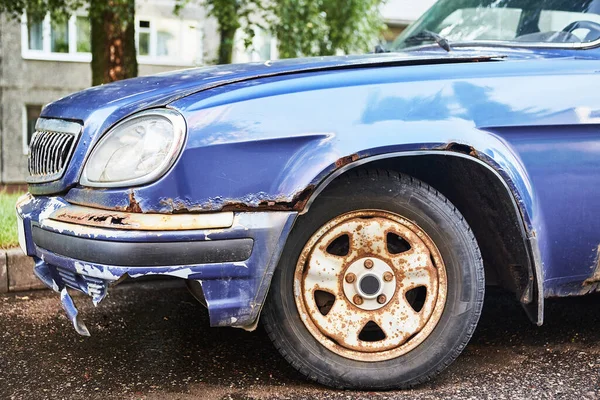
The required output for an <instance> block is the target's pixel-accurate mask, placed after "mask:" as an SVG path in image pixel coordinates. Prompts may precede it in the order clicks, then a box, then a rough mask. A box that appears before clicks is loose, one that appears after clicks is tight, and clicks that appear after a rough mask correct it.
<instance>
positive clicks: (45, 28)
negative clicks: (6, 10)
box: [21, 14, 92, 63]
mask: <svg viewBox="0 0 600 400" xmlns="http://www.w3.org/2000/svg"><path fill="white" fill-rule="evenodd" d="M78 16H81V15H77V14H74V15H71V17H69V20H68V21H67V23H68V25H69V52H68V53H53V52H51V51H50V48H51V46H52V43H51V42H50V39H51V38H50V14H46V16H45V17H44V19H43V21H42V32H43V33H42V40H43V44H42V50H31V49H29V30H28V29H27V28H28V27H27V15H23V17H22V18H21V56H22V57H23V58H24V59H26V60H44V61H69V62H84V63H89V62H91V61H92V53H78V52H77V33H76V29H77V26H76V23H75V21H76V19H77V17H78Z"/></svg>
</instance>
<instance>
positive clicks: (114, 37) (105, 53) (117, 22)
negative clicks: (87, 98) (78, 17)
mask: <svg viewBox="0 0 600 400" xmlns="http://www.w3.org/2000/svg"><path fill="white" fill-rule="evenodd" d="M90 20H91V36H92V43H91V45H92V65H91V67H92V85H94V86H95V85H100V84H102V83H108V82H114V81H118V80H121V79H126V78H132V77H135V76H137V74H138V64H137V58H136V49H135V0H109V1H105V0H91V1H90Z"/></svg>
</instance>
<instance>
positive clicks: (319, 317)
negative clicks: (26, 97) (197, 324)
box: [17, 0, 600, 389]
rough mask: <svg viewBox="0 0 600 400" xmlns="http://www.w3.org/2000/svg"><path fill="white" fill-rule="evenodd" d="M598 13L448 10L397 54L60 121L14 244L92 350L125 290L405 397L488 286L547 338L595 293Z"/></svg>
mask: <svg viewBox="0 0 600 400" xmlns="http://www.w3.org/2000/svg"><path fill="white" fill-rule="evenodd" d="M599 45H600V0H569V1H567V0H536V1H533V0H494V1H492V0H441V1H440V2H438V3H437V4H436V5H434V6H433V8H431V9H430V10H429V11H428V12H427V13H426V14H425V15H423V17H422V18H421V19H419V20H418V21H417V22H416V23H414V24H413V25H412V26H410V27H409V28H407V29H406V30H405V31H404V32H403V33H402V34H401V35H400V36H399V37H398V38H397V40H396V41H395V42H394V43H393V44H392V45H391V46H389V49H387V50H382V49H378V52H377V53H374V54H368V55H359V56H348V57H323V58H307V59H295V60H282V61H269V62H266V63H264V64H263V63H254V64H245V65H228V66H213V67H206V68H199V69H191V70H184V71H178V72H173V73H168V74H162V75H156V76H151V77H142V78H136V79H131V80H127V81H123V82H117V83H112V84H108V85H103V86H99V87H93V88H90V89H87V90H84V91H82V92H79V93H75V94H73V95H70V96H67V97H65V98H62V99H60V100H58V101H56V102H54V103H52V104H49V105H48V106H46V107H45V108H44V110H43V113H42V117H41V118H40V119H39V120H38V122H37V126H36V133H35V134H34V136H33V138H32V141H31V145H30V159H29V171H30V178H29V193H28V194H26V195H25V196H23V197H22V198H21V199H20V200H19V202H18V204H17V213H18V217H19V238H20V244H21V247H22V249H23V251H25V252H26V253H27V255H29V256H31V257H33V259H34V260H35V273H36V275H37V276H38V277H39V279H41V280H42V281H43V282H44V283H45V284H46V285H47V286H48V287H50V288H52V289H53V290H54V291H56V292H57V293H59V294H60V297H61V299H62V304H63V306H64V308H65V310H66V313H67V315H68V316H69V318H70V320H71V321H72V322H73V325H74V327H75V329H76V330H77V332H79V333H80V334H83V335H89V331H88V329H87V328H86V327H85V325H84V323H83V322H82V320H81V318H80V315H79V314H78V311H77V308H76V307H75V304H74V303H73V299H72V298H71V297H70V295H69V291H73V290H75V291H79V292H83V293H85V294H87V295H89V297H91V301H93V302H94V304H98V303H99V302H101V301H102V299H103V298H104V297H105V296H106V295H107V290H109V288H110V287H111V286H112V285H114V284H116V283H118V282H119V281H121V280H122V279H124V278H127V277H129V278H137V277H142V276H149V275H164V276H171V277H177V278H181V279H184V280H186V282H187V284H188V287H189V289H190V291H191V292H192V294H193V295H194V296H195V297H196V298H197V299H198V300H199V301H200V302H202V303H203V304H204V305H205V306H206V307H207V308H208V313H209V315H210V323H211V325H212V326H230V327H238V328H243V329H246V330H253V329H255V328H256V326H257V324H258V322H259V319H260V321H261V322H262V323H263V325H264V329H265V331H266V332H267V333H268V335H269V336H270V338H271V339H272V341H273V342H274V344H275V346H276V347H277V349H278V350H279V351H280V352H281V354H282V355H283V356H284V357H285V358H286V359H287V360H288V361H289V362H290V363H291V364H292V365H293V366H294V367H295V368H297V369H298V370H299V371H300V372H301V373H303V374H304V375H306V376H307V377H308V378H310V379H312V380H315V381H318V382H320V383H321V384H324V385H328V386H332V387H338V388H355V389H392V388H407V387H411V386H414V385H417V384H420V383H422V382H425V381H426V380H428V379H431V378H432V377H433V376H435V375H436V374H438V373H439V372H441V371H442V370H443V369H444V368H445V367H447V366H448V365H449V364H450V363H452V361H454V359H456V357H458V355H459V354H460V352H461V351H462V350H463V349H464V347H465V346H466V344H467V342H468V341H469V338H470V337H471V335H472V334H473V331H474V330H475V328H476V326H477V322H478V319H479V316H480V313H481V309H482V306H483V300H484V291H485V287H486V285H494V286H499V287H501V288H503V289H505V290H507V291H511V292H513V293H514V295H515V301H518V302H520V303H521V304H522V306H523V309H524V311H525V312H526V313H527V315H528V316H529V318H530V319H531V321H532V322H533V323H534V324H538V325H541V324H542V323H543V320H544V301H545V299H547V298H549V297H560V296H576V295H583V294H587V293H591V292H595V291H598V288H599V287H600V264H599V263H600V95H599V92H598V90H599V88H600V48H599V47H598V46H599Z"/></svg>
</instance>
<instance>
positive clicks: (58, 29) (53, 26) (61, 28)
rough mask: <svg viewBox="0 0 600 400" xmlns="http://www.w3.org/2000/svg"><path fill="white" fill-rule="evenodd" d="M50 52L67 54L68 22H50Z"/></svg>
mask: <svg viewBox="0 0 600 400" xmlns="http://www.w3.org/2000/svg"><path fill="white" fill-rule="evenodd" d="M50 51H51V52H52V53H68V52H69V23H68V21H64V22H58V21H50Z"/></svg>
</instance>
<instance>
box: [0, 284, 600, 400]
mask: <svg viewBox="0 0 600 400" xmlns="http://www.w3.org/2000/svg"><path fill="white" fill-rule="evenodd" d="M75 301H76V303H78V305H79V306H80V310H81V312H82V315H83V318H84V321H86V323H87V326H88V328H89V329H90V332H91V334H92V337H90V338H83V337H80V336H78V335H77V334H76V333H75V331H74V330H73V328H72V327H71V326H70V323H69V321H68V320H67V319H66V318H65V317H64V315H63V312H62V309H61V307H60V302H59V300H58V296H56V295H55V294H53V293H51V292H49V291H37V292H27V293H18V294H11V295H4V296H0V399H238V400H241V399H271V398H273V399H312V398H321V399H356V398H364V399H371V398H373V399H388V398H390V399H392V398H393V399H438V398H459V399H480V398H494V399H502V398H505V399H519V398H521V399H530V398H534V399H540V398H551V399H554V398H555V399H597V398H600V296H597V295H594V296H587V297H582V298H572V299H552V300H549V301H548V304H547V308H546V322H545V324H544V326H542V327H536V326H534V325H532V324H531V323H530V322H529V321H528V320H527V318H526V316H525V314H524V312H523V311H522V310H521V308H520V306H519V305H518V304H517V303H516V301H514V300H513V298H512V297H511V296H510V295H507V294H504V293H501V292H498V291H493V290H492V291H488V294H487V296H486V303H485V305H484V314H483V316H482V319H481V321H480V323H479V326H478V328H477V331H476V332H475V335H474V337H473V339H472V340H471V342H470V344H469V346H468V347H467V348H466V350H465V351H464V353H463V354H462V355H461V356H460V357H459V359H458V360H457V362H455V363H454V364H453V365H452V366H451V367H450V368H449V369H447V370H446V371H445V372H444V373H443V374H442V375H440V376H439V377H438V378H437V379H436V380H434V381H432V382H430V383H428V384H425V385H423V386H420V387H418V388H416V389H413V390H409V391H404V392H380V393H366V392H348V391H333V390H329V389H327V388H324V387H321V386H318V385H315V384H312V383H309V382H307V381H305V380H304V378H303V377H302V376H301V375H300V374H299V373H297V372H296V371H295V370H294V369H292V368H291V367H290V366H288V365H287V363H286V362H285V361H284V360H283V358H281V357H280V356H279V354H278V353H277V351H276V350H275V348H274V347H273V346H272V345H271V342H270V341H269V339H268V338H267V336H266V334H265V333H264V331H263V330H262V329H260V328H259V329H258V330H257V331H255V332H251V333H248V332H244V331H242V330H239V329H231V328H209V326H208V313H207V311H206V310H205V309H204V308H203V307H202V306H201V305H200V304H198V303H197V302H196V301H195V300H194V298H193V297H192V296H191V295H190V294H188V292H187V290H186V289H185V286H184V285H183V284H182V282H180V281H169V282H146V283H133V284H127V285H125V284H124V285H121V286H118V287H116V288H114V289H113V290H112V291H111V292H110V295H109V296H108V297H107V299H106V300H105V301H104V302H102V303H101V304H100V305H99V306H98V307H97V308H94V306H93V305H91V302H89V301H88V300H87V299H86V298H84V297H80V296H77V297H75Z"/></svg>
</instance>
